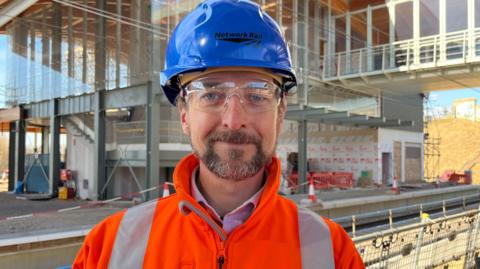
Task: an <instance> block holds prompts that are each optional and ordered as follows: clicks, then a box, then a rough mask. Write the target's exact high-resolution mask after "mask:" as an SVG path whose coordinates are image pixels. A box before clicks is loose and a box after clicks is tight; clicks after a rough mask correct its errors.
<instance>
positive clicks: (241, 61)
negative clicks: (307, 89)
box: [160, 0, 297, 105]
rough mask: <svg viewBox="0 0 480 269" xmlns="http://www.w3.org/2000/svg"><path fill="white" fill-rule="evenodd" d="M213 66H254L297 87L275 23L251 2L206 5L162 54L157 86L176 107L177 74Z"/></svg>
mask: <svg viewBox="0 0 480 269" xmlns="http://www.w3.org/2000/svg"><path fill="white" fill-rule="evenodd" d="M212 67H257V68H265V69H270V70H272V73H275V74H276V75H280V76H281V77H282V78H283V83H282V89H283V90H284V91H288V90H289V89H291V88H292V87H294V86H296V84H297V82H296V78H295V73H294V71H293V69H292V63H291V58H290V53H289V51H288V46H287V44H286V42H285V40H284V39H283V36H282V33H281V30H280V27H279V26H278V24H277V23H276V22H275V21H274V20H273V19H272V18H271V17H270V16H269V15H268V14H267V13H265V12H263V11H262V10H261V8H260V6H258V4H256V3H254V2H251V1H249V0H207V1H204V2H202V3H200V4H199V5H198V6H197V7H196V8H195V9H194V10H193V11H192V12H191V13H189V14H188V15H187V16H186V17H185V18H184V19H183V20H182V21H181V22H180V23H179V24H178V25H177V27H176V28H175V30H174V32H173V34H172V36H171V38H170V40H169V42H168V45H167V49H166V59H165V68H164V70H163V71H162V72H161V73H160V85H161V86H162V88H163V91H164V92H165V95H166V96H167V98H168V100H169V101H170V103H172V104H173V105H175V102H176V98H177V96H178V94H179V92H180V88H179V85H178V84H179V82H178V75H180V74H183V73H187V72H198V71H202V70H205V69H207V68H212Z"/></svg>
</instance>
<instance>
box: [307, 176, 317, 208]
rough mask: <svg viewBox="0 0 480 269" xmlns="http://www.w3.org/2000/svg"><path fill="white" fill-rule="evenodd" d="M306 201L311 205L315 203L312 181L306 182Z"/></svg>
mask: <svg viewBox="0 0 480 269" xmlns="http://www.w3.org/2000/svg"><path fill="white" fill-rule="evenodd" d="M308 200H310V202H312V203H316V202H317V196H316V195H315V188H314V187H313V179H310V180H309V181H308Z"/></svg>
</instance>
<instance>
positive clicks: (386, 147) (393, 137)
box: [377, 128, 423, 183]
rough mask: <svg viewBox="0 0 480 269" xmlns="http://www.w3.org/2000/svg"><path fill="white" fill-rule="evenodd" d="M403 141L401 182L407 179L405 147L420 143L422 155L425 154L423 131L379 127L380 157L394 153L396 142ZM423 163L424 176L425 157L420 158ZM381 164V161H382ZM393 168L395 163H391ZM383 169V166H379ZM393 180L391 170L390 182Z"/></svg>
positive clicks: (421, 165)
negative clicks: (383, 154)
mask: <svg viewBox="0 0 480 269" xmlns="http://www.w3.org/2000/svg"><path fill="white" fill-rule="evenodd" d="M395 142H400V143H401V151H402V152H401V154H400V155H401V156H402V158H401V160H402V163H401V164H400V167H401V175H398V177H399V180H400V181H401V182H405V181H406V168H405V148H406V147H407V146H413V145H416V144H417V145H419V146H420V149H421V156H423V133H422V132H410V131H400V130H394V129H384V128H380V129H378V153H377V154H378V158H380V159H381V158H382V153H383V152H385V153H392V156H393V155H394V143H395ZM420 161H421V164H420V167H421V175H422V176H423V158H420ZM380 165H381V163H380ZM390 166H391V167H392V168H393V167H394V166H395V164H394V163H393V158H392V163H391V165H390ZM379 168H380V169H381V166H379ZM392 180H393V170H392V171H391V176H390V178H389V183H391V182H392Z"/></svg>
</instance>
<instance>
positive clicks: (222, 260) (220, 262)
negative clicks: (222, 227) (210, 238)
mask: <svg viewBox="0 0 480 269" xmlns="http://www.w3.org/2000/svg"><path fill="white" fill-rule="evenodd" d="M217 264H218V269H222V268H223V265H224V264H225V242H224V241H220V255H219V256H218V257H217Z"/></svg>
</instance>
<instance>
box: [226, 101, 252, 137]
mask: <svg viewBox="0 0 480 269" xmlns="http://www.w3.org/2000/svg"><path fill="white" fill-rule="evenodd" d="M224 106H225V107H224V110H223V113H222V124H223V126H224V127H227V128H229V129H231V130H238V129H241V128H245V127H246V123H247V117H248V112H247V111H246V110H245V108H244V106H243V100H242V97H240V95H238V94H232V95H229V96H228V97H227V99H226V100H225V104H224Z"/></svg>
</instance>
